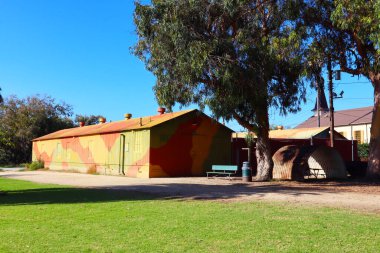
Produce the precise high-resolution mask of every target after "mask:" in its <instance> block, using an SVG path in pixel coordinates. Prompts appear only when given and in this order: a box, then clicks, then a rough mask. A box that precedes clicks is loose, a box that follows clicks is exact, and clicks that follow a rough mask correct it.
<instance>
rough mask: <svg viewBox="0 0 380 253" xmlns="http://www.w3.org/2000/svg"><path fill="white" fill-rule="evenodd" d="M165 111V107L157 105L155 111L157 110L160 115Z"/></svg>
mask: <svg viewBox="0 0 380 253" xmlns="http://www.w3.org/2000/svg"><path fill="white" fill-rule="evenodd" d="M165 111H166V109H165V108H164V107H158V110H157V112H158V114H159V115H162V114H164V113H165Z"/></svg>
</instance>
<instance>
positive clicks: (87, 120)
mask: <svg viewBox="0 0 380 253" xmlns="http://www.w3.org/2000/svg"><path fill="white" fill-rule="evenodd" d="M99 118H104V117H103V116H102V115H92V114H91V115H82V114H77V115H75V119H74V122H75V123H77V124H79V123H80V122H83V123H84V124H85V125H86V126H89V125H96V124H99Z"/></svg>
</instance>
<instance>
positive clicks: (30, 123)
mask: <svg viewBox="0 0 380 253" xmlns="http://www.w3.org/2000/svg"><path fill="white" fill-rule="evenodd" d="M71 115H72V108H71V106H69V105H67V104H65V103H56V102H55V100H54V99H53V98H51V97H49V96H31V97H27V98H25V99H20V98H18V97H16V96H10V97H8V98H6V99H5V101H4V103H3V104H2V105H1V106H0V122H1V124H0V164H7V163H8V164H20V163H23V162H29V161H30V160H31V153H32V140H33V139H34V138H37V137H40V136H42V135H45V134H48V133H51V132H54V131H57V130H60V129H64V128H69V127H73V122H72V120H71V119H70V118H69V117H70V116H71Z"/></svg>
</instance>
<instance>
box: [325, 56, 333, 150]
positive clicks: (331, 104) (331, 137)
mask: <svg viewBox="0 0 380 253" xmlns="http://www.w3.org/2000/svg"><path fill="white" fill-rule="evenodd" d="M327 70H328V76H329V100H330V147H332V148H333V147H334V102H333V81H332V78H333V73H332V67H331V56H330V55H329V56H328V61H327Z"/></svg>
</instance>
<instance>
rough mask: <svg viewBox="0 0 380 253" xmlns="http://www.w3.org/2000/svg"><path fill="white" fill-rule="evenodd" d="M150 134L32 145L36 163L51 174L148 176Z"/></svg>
mask: <svg viewBox="0 0 380 253" xmlns="http://www.w3.org/2000/svg"><path fill="white" fill-rule="evenodd" d="M148 151H149V130H139V131H129V132H125V133H113V134H101V135H92V136H81V137H74V138H62V139H55V140H43V141H35V142H33V151H32V157H33V160H34V161H35V160H43V161H44V162H45V167H48V168H49V169H51V170H66V171H75V172H81V173H99V174H106V175H107V174H109V175H120V174H125V175H127V176H130V177H145V178H147V177H148V176H149V152H148Z"/></svg>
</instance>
